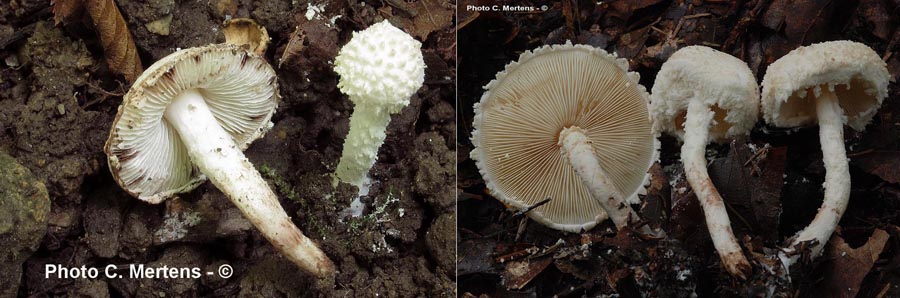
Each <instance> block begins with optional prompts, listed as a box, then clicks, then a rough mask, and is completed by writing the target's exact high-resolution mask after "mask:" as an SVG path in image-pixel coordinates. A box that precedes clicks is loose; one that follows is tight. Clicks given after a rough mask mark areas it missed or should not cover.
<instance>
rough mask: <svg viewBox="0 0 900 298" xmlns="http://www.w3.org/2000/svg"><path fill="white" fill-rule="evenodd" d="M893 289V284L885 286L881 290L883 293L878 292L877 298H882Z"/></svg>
mask: <svg viewBox="0 0 900 298" xmlns="http://www.w3.org/2000/svg"><path fill="white" fill-rule="evenodd" d="M890 289H891V283H887V284H886V285H884V288H881V291H880V292H878V295H875V297H876V298H882V297H884V295H885V294H887V292H888V290H890Z"/></svg>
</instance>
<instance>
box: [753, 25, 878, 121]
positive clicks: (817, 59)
mask: <svg viewBox="0 0 900 298" xmlns="http://www.w3.org/2000/svg"><path fill="white" fill-rule="evenodd" d="M888 80H890V74H889V73H888V71H887V66H886V65H885V63H884V61H882V60H881V57H879V56H878V54H877V53H875V51H873V50H872V49H871V48H869V47H868V46H866V45H864V44H861V43H858V42H852V41H846V40H839V41H829V42H823V43H817V44H813V45H810V46H807V47H800V48H797V49H795V50H793V51H791V52H790V53H788V54H787V55H784V57H781V58H780V59H778V60H777V61H775V62H774V63H772V65H769V68H768V70H766V75H765V77H764V78H763V83H762V85H763V92H762V109H763V116H764V117H765V119H766V122H768V123H769V124H772V125H775V126H778V127H800V126H808V125H815V124H816V123H818V119H817V117H816V104H815V97H813V96H808V95H809V94H808V92H809V91H810V90H812V91H813V93H814V95H818V94H819V93H818V91H817V90H821V89H817V88H822V87H826V88H828V87H829V86H832V87H833V88H834V93H835V95H837V98H838V100H839V101H840V102H839V104H840V106H841V108H843V110H844V114H845V115H846V116H847V117H846V119H845V120H844V124H846V125H848V126H850V127H852V128H853V129H856V130H863V129H864V128H865V127H866V124H868V123H869V121H871V120H872V117H873V116H874V115H875V112H876V111H877V110H878V108H879V107H880V106H881V102H882V101H883V100H884V98H885V97H886V96H887V86H888Z"/></svg>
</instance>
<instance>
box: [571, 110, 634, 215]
mask: <svg viewBox="0 0 900 298" xmlns="http://www.w3.org/2000/svg"><path fill="white" fill-rule="evenodd" d="M559 145H560V149H561V151H562V154H563V155H564V156H565V160H568V161H569V165H571V166H572V168H573V169H574V170H575V173H576V174H577V175H578V177H580V178H581V181H582V182H583V183H584V185H585V186H587V188H588V191H589V192H590V194H591V196H592V197H593V198H594V200H596V201H597V202H598V203H600V206H601V207H603V210H605V211H606V213H607V214H608V215H609V218H610V219H611V220H612V221H613V223H614V224H615V225H616V228H618V229H620V230H621V229H622V228H624V227H625V226H628V224H630V223H634V222H637V221H639V220H640V217H638V215H637V213H635V212H634V210H633V209H631V205H629V204H628V203H627V202H625V199H624V197H623V195H622V193H621V192H620V191H619V190H617V189H616V187H615V186H614V185H613V182H612V180H610V177H609V175H608V174H607V172H606V171H604V170H603V168H602V167H601V166H600V162H599V161H598V160H597V156H596V155H594V150H593V148H592V146H591V141H590V140H589V139H588V137H587V135H586V134H585V132H584V130H583V129H581V128H580V127H578V126H570V127H566V128H563V129H562V131H560V133H559ZM645 227H646V226H645Z"/></svg>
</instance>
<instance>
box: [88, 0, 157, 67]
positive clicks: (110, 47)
mask: <svg viewBox="0 0 900 298" xmlns="http://www.w3.org/2000/svg"><path fill="white" fill-rule="evenodd" d="M84 4H85V9H87V11H88V13H89V14H90V15H91V20H93V23H94V29H96V30H97V34H98V35H99V36H100V43H101V45H102V46H103V52H104V55H106V63H107V64H109V69H110V70H111V71H112V72H115V73H118V74H121V75H123V76H125V79H126V80H128V81H129V82H134V79H135V78H137V76H138V75H140V74H141V72H143V71H144V67H143V66H142V65H141V59H140V57H138V53H137V47H135V46H134V40H133V39H132V38H131V33H130V32H129V31H128V25H127V24H126V23H125V19H124V18H122V14H121V13H120V12H119V8H117V7H116V3H115V2H113V0H85V2H84Z"/></svg>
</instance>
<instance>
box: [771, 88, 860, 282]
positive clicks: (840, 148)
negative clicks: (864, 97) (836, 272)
mask: <svg viewBox="0 0 900 298" xmlns="http://www.w3.org/2000/svg"><path fill="white" fill-rule="evenodd" d="M819 90H820V92H821V93H820V95H819V96H817V97H816V98H815V103H816V115H817V117H818V121H819V142H820V143H821V146H822V161H823V162H824V164H825V183H824V184H823V185H824V187H825V197H824V200H823V202H822V207H820V208H819V211H818V213H816V216H815V218H813V221H812V222H811V223H810V224H809V225H808V226H807V227H806V228H804V229H803V230H801V231H800V232H799V233H797V235H796V236H795V237H793V238H791V240H790V244H789V245H788V246H787V247H785V248H784V249H783V250H782V251H781V252H780V253H779V255H778V256H779V258H780V259H781V261H782V263H784V265H785V266H784V267H785V268H788V269H789V268H790V266H791V265H793V264H794V263H796V261H797V260H798V259H799V255H800V252H798V251H797V250H796V247H797V246H798V245H799V244H801V243H802V242H806V241H815V242H816V243H815V244H814V245H811V246H810V255H812V256H813V257H816V256H818V255H819V254H821V253H822V249H823V248H824V245H825V242H827V241H828V239H829V238H830V237H831V234H832V233H833V232H834V229H835V228H836V227H837V224H838V222H839V221H840V219H841V216H842V215H843V214H844V211H845V210H846V209H847V202H848V198H849V197H850V166H849V164H848V162H847V151H846V149H844V121H843V119H844V115H843V110H842V109H841V106H840V105H839V101H838V96H837V94H836V93H835V92H834V91H832V90H834V89H832V88H819Z"/></svg>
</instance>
